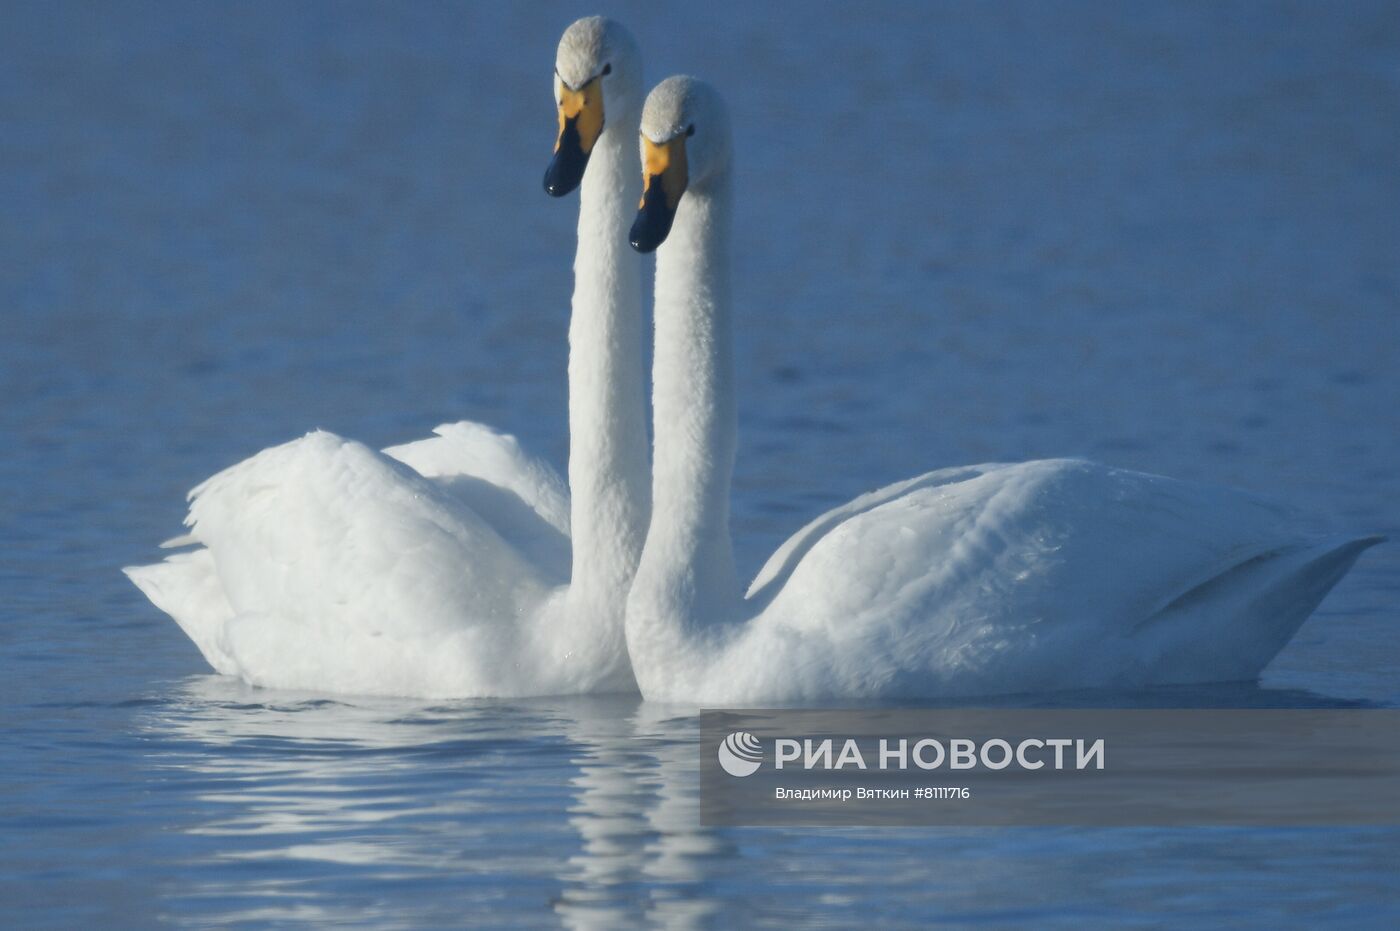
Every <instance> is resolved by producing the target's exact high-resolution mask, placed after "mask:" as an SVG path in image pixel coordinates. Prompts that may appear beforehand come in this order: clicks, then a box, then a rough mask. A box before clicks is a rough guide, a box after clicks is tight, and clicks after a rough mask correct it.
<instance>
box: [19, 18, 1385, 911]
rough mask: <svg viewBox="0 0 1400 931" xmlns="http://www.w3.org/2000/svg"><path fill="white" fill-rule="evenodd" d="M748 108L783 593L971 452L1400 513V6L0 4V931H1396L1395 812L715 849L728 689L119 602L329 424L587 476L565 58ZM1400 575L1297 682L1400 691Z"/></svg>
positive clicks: (755, 367)
mask: <svg viewBox="0 0 1400 931" xmlns="http://www.w3.org/2000/svg"><path fill="white" fill-rule="evenodd" d="M599 6H600V7H603V8H605V9H606V10H608V11H609V12H613V13H615V14H616V15H617V16H618V17H619V18H621V19H623V20H624V21H625V22H627V23H628V24H630V25H631V27H632V28H633V31H634V32H635V33H636V34H637V36H638V38H639V40H640V42H641V44H642V47H643V49H644V51H645V54H646V56H647V60H648V62H649V66H648V75H649V78H650V79H652V80H656V79H659V78H660V77H662V76H664V75H665V74H668V73H671V72H674V71H691V72H693V73H697V74H700V75H703V76H705V77H708V78H709V79H711V80H712V81H714V82H715V83H716V84H718V85H719V86H720V87H721V88H722V89H723V90H724V91H725V93H726V94H727V95H728V96H729V98H730V101H731V105H732V111H733V117H734V121H735V125H736V145H737V147H738V153H739V155H738V170H739V173H740V178H739V185H740V191H739V200H738V204H739V229H738V245H739V249H740V255H739V257H738V260H737V269H736V272H737V275H738V280H737V282H736V289H735V290H736V295H737V297H738V299H739V302H740V306H739V314H738V318H737V327H738V333H737V339H738V347H737V352H738V357H737V366H738V372H739V389H740V392H741V394H740V401H739V412H740V421H741V431H742V436H741V448H740V461H739V465H738V472H737V475H736V502H735V534H736V537H737V545H738V554H739V558H740V560H741V563H742V565H743V566H744V567H745V568H747V570H748V571H749V572H750V573H751V572H752V571H754V570H755V569H756V568H757V566H758V565H759V564H760V562H761V561H762V559H763V557H764V556H766V554H767V553H769V552H771V550H772V549H773V548H774V547H775V546H776V545H777V544H778V543H780V542H781V541H782V540H783V539H784V538H785V537H786V536H787V534H789V533H790V532H792V531H793V530H794V529H796V528H797V527H799V526H800V525H801V524H802V523H804V522H805V521H806V520H807V519H808V518H809V517H811V516H813V515H814V514H816V513H818V512H820V511H821V510H823V509H825V508H827V507H829V506H831V505H833V504H836V503H839V502H841V501H844V500H847V499H849V498H850V497H852V496H853V495H855V494H858V493H860V492H862V491H866V490H869V489H870V488H873V487H875V486H878V485H881V484H884V483H886V482H889V481H891V480H895V479H898V478H903V477H906V476H908V475H911V474H914V473H917V472H921V471H924V470H927V469H930V468H935V467H940V466H947V465H955V464H959V463H971V462H980V461H987V460H992V459H1022V458H1032V457H1041V456H1051V455H1082V456H1088V457H1091V458H1095V459H1099V460H1103V461H1106V462H1110V463H1112V464H1115V465H1121V466H1126V467H1131V468H1140V469H1146V470H1150V471H1157V472H1163V473H1166V474H1171V475H1176V476H1180V477H1185V478H1194V479H1205V480H1212V481H1218V482H1221V483H1225V484H1232V485H1237V486H1241V487H1245V488H1250V489H1254V490H1257V491H1260V492H1264V493H1266V494H1269V495H1271V496H1274V497H1277V498H1281V499H1285V500H1289V501H1293V502H1295V503H1297V504H1299V505H1301V506H1304V507H1307V508H1309V509H1311V510H1313V511H1316V512H1318V513H1321V514H1324V515H1330V516H1331V517H1332V518H1333V519H1335V520H1336V521H1337V522H1338V523H1339V524H1342V525H1345V526H1349V527H1352V528H1355V529H1359V530H1366V531H1377V532H1383V533H1387V534H1389V535H1391V537H1392V538H1400V467H1397V462H1400V404H1397V401H1396V399H1397V398H1400V314H1398V313H1397V310H1400V306H1397V305H1400V261H1397V260H1400V224H1397V221H1396V217H1397V216H1400V162H1398V161H1397V158H1396V153H1397V152H1400V9H1398V8H1397V7H1396V6H1395V5H1394V4H1393V3H1386V2H1377V3H1341V4H1327V5H1322V4H1297V5H1295V4H1283V3H1244V4H1231V3H1224V4H1222V3H1208V4H1201V5H1195V4H1181V3H1175V4H1170V5H1161V4H1132V3H1127V4H1106V3H1105V4H1090V5H1081V4H1054V5H1044V4H1031V5H1021V4H1011V5H999V6H990V5H981V4H977V5H969V4H945V5H933V6H930V5H927V4H922V3H920V4H909V5H908V6H888V7H884V6H877V7H871V6H869V5H865V6H861V7H860V8H859V12H857V8H856V7H853V6H849V5H831V6H813V5H811V4H803V5H801V6H800V7H799V6H796V5H786V6H782V5H766V4H764V5H749V4H742V3H730V2H718V3H705V4H696V5H693V6H692V7H690V8H675V9H663V8H661V7H660V6H659V5H656V4H612V3H605V4H599V5H596V6H594V5H590V6H587V7H583V6H577V5H574V4H534V3H532V4H520V5H510V6H507V5H504V4H499V5H498V4H490V5H481V6H476V5H466V4H437V3H433V4H429V3H421V4H399V5H393V6H390V5H379V6H371V7H365V6H360V5H356V4H342V3H336V4H297V5H291V4H284V3H268V4H238V5H220V4H213V3H194V4H189V3H180V4H146V3H141V4H134V3H95V4H91V5H81V4H71V3H62V4H37V3H36V4H27V3H8V4H5V5H4V6H3V7H0V206H2V207H3V217H4V219H3V222H0V256H3V265H4V271H3V272H0V391H2V392H3V394H0V398H2V399H3V402H4V403H3V404H0V438H3V439H2V440H0V448H3V453H2V454H0V490H2V491H0V681H3V683H4V688H3V691H0V722H3V728H4V737H5V739H4V741H3V743H0V838H2V839H3V842H0V922H3V923H5V924H11V925H15V926H23V927H38V926H49V925H63V926H80V925H81V926H97V925H99V924H101V925H112V924H119V925H144V924H150V923H153V922H156V921H162V920H165V921H174V922H180V923H193V924H206V923H207V924H229V923H250V924H258V923H264V922H273V923H279V924H284V925H296V924H300V923H313V922H333V923H334V924H336V925H341V926H414V927H421V926H433V925H456V924H460V923H463V922H469V921H470V922H476V923H483V924H490V925H507V926H509V925H546V926H548V925H558V924H563V925H567V926H580V927H590V926H618V925H630V924H650V925H655V924H663V923H665V924H675V925H685V924H689V923H694V924H700V925H712V926H718V927H733V926H738V925H771V926H776V927H786V926H790V925H791V924H792V923H793V921H794V920H795V919H797V918H800V917H806V918H808V919H815V918H823V919H825V920H826V921H828V922H830V923H831V924H834V925H846V924H855V923H859V924H868V923H869V922H871V921H880V922H883V923H888V924H910V925H926V924H929V923H935V922H946V923H951V924H957V925H962V924H988V925H994V926H1005V925H1012V924H1018V923H1026V924H1029V925H1034V926H1037V927H1040V926H1046V925H1061V926H1066V927H1082V926H1084V925H1086V924H1090V923H1109V924H1113V925H1117V926H1131V925H1137V924H1141V925H1160V924H1179V923H1183V922H1188V921H1192V920H1195V921H1200V922H1204V923H1209V924H1228V925H1240V924H1258V925H1261V926H1268V927H1277V926H1279V925H1281V924H1296V925H1304V926H1307V925H1315V924H1317V923H1320V922H1323V921H1341V922H1346V923H1348V924H1352V925H1377V926H1379V925H1390V926H1394V925H1395V924H1396V923H1397V922H1400V891H1398V886H1397V881H1396V872H1395V864H1396V863H1397V862H1400V831H1397V830H1393V829H1392V830H1383V829H1378V830H1346V831H1343V830H1306V831H1305V830H1275V831H1259V830H1170V831H1168V830H1112V831H1109V830H1097V831H1076V830H1044V829H1035V830H1033V829H1025V830H991V829H987V830H958V831H948V830H943V831H939V830H923V829H920V830H912V829H911V830H901V831H892V830H870V831H851V830H841V831H836V830H825V831H818V830H805V831H803V830H760V829H742V830H708V829H701V828H700V827H699V825H698V821H697V806H696V800H695V797H694V794H695V791H696V788H697V784H698V772H697V769H696V765H695V753H696V750H695V743H694V738H695V732H696V725H695V719H694V716H693V709H687V708H675V707H665V706H655V705H649V704H646V703H643V702H640V701H639V700H636V699H625V698H624V699H618V698H609V699H568V700H539V701H525V702H522V701H511V702H490V701H481V702H462V703H446V704H444V703H431V704H429V703H423V702H412V701H386V700H365V699H359V698H346V697H339V696H323V695H310V694H289V693H277V692H268V691H261V690H255V689H250V688H247V687H245V686H242V685H241V684H239V683H237V682H233V681H229V680H226V679H222V678H219V677H217V676H213V675H210V674H209V672H208V669H207V667H206V666H205V665H204V663H203V661H202V660H201V659H200V657H199V655H198V653H197V652H196V651H195V649H194V648H193V646H192V645H191V644H189V643H188V642H187V641H186V640H185V638H184V637H183V635H182V634H181V633H180V632H179V630H178V629H177V628H176V627H175V625H174V624H173V623H172V622H170V621H169V620H168V619H167V618H165V617H164V616H163V615H161V614H159V612H157V611H156V610H155V609H154V608H152V607H151V606H150V605H149V604H148V603H147V602H146V601H145V600H144V599H143V598H142V597H141V596H140V595H139V594H138V593H137V592H136V590H135V589H134V588H132V587H131V586H130V585H129V584H128V583H127V582H126V580H125V579H124V578H123V577H122V576H121V575H120V573H119V571H118V570H119V568H120V567H121V566H123V565H127V564H131V563H135V562H140V561H145V560H149V559H151V558H152V557H153V556H154V555H155V552H156V551H155V549H154V547H155V544H156V543H157V542H159V541H160V540H162V539H165V538H167V537H169V536H171V535H173V534H174V533H176V532H177V531H178V528H179V522H180V520H181V518H182V516H183V497H184V494H185V492H186V491H187V490H188V489H189V488H190V487H191V486H193V485H194V484H196V483H197V482H198V481H199V480H201V479H202V478H204V477H205V476H207V475H208V474H210V473H212V472H213V471H215V470H217V469H219V468H221V467H223V466H225V465H227V464H230V463H232V462H234V461H236V460H238V459H240V458H242V457H244V456H246V455H249V454H251V453H252V452H255V451H256V450H258V449H260V448H262V447H264V446H267V445H270V444H273V443H277V442H281V441H283V440H286V439H288V438H291V437H293V436H296V435H299V434H300V433H302V432H304V431H305V430H307V429H309V428H312V427H324V428H327V429H330V430H334V431H336V432H339V433H342V434H345V435H347V436H352V437H356V438H358V439H362V440H365V441H367V442H370V443H373V444H375V445H379V446H383V445H388V444H390V443H395V442H401V441H404V440H407V439H411V438H414V437H417V436H421V435H424V434H426V433H427V432H428V431H429V430H430V429H431V428H432V427H433V426H434V425H435V424H437V423H439V422H443V421H449V420H455V419H460V418H471V419H476V420H481V421H485V422H488V423H491V424H494V425H497V426H499V427H501V428H503V429H506V430H510V431H513V432H515V433H517V434H518V435H519V436H520V437H521V438H522V440H523V441H524V442H525V443H526V444H527V445H528V446H529V447H530V448H532V449H534V450H538V451H541V452H543V453H544V454H546V455H547V456H549V457H550V458H552V459H553V460H554V461H555V462H556V463H562V460H563V457H564V453H565V450H566V434H565V416H564V412H565V394H564V390H565V383H564V362H565V353H566V345H565V338H564V337H565V325H566V314H567V308H568V296H569V291H570V287H571V282H570V276H569V271H568V270H569V264H570V261H571V259H572V250H573V242H572V239H573V224H574V221H575V211H576V209H577V208H576V201H573V200H570V201H568V202H566V203H560V202H554V201H551V200H550V199H549V198H547V197H545V195H544V194H543V193H542V192H541V190H540V177H541V175H542V173H543V170H544V166H545V164H546V161H547V159H548V156H549V152H550V146H551V143H552V132H553V121H554V115H553V110H552V105H551V100H550V80H551V79H550V68H551V65H552V63H553V54H554V52H553V49H554V44H555V42H556V41H557V39H558V35H559V33H560V31H561V30H562V29H563V27H564V26H565V25H567V24H568V22H570V21H571V20H572V19H573V18H574V17H575V16H577V15H580V14H583V13H589V12H595V10H596V8H597V7H599ZM1397 605H1400V546H1397V545H1396V544H1391V545H1389V546H1383V547H1379V548H1377V549H1375V550H1372V551H1370V552H1368V553H1367V554H1366V555H1365V556H1363V558H1362V560H1361V562H1360V563H1359V564H1358V566H1357V567H1356V569H1355V570H1354V571H1353V573H1352V574H1351V575H1350V576H1349V577H1348V578H1347V579H1346V580H1345V581H1344V582H1343V583H1342V585H1341V586H1340V587H1339V588H1338V589H1337V590H1336V591H1335V592H1334V593H1333V594H1332V595H1331V596H1330V597H1329V598H1328V600H1327V601H1326V602H1325V603H1324V604H1323V606H1322V608H1321V610H1320V611H1319V612H1318V613H1317V614H1316V615H1315V616H1314V617H1313V618H1312V619H1311V620H1310V621H1309V622H1308V623H1307V624H1306V625H1305V626H1304V628H1303V629H1302V631H1301V632H1300V633H1299V635H1298V637H1297V639H1296V640H1295V641H1294V642H1293V643H1292V644H1291V645H1290V646H1289V647H1288V648H1287V649H1286V650H1285V651H1284V652H1283V654H1282V655H1281V656H1280V657H1279V658H1278V659H1277V660H1276V661H1275V663H1274V664H1273V665H1272V666H1270V667H1269V669H1268V670H1267V671H1266V673H1265V675H1264V677H1263V680H1262V681H1261V683H1259V684H1258V685H1237V686H1224V687H1218V688H1201V689H1181V690H1166V691H1163V692H1158V693H1153V694H1147V695H1142V694H1133V695H1101V694H1100V695H1077V696H1028V697H1025V698H1023V699H1017V701H1025V702H1029V703H1033V704H1045V703H1062V704H1063V703H1068V704H1074V703H1087V704H1107V705H1138V704H1155V705H1168V706H1171V705H1188V706H1193V705H1221V706H1261V705H1262V706H1279V705H1282V706H1295V705H1303V706H1327V705H1336V704H1343V705H1346V704H1363V705H1383V706H1397V705H1400V676H1398V675H1397V673H1400V609H1397Z"/></svg>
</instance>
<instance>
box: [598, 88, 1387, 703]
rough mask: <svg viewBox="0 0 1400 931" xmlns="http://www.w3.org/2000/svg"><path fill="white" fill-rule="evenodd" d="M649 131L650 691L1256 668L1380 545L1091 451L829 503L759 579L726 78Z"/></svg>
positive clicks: (644, 676)
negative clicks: (749, 545) (745, 452)
mask: <svg viewBox="0 0 1400 931" xmlns="http://www.w3.org/2000/svg"><path fill="white" fill-rule="evenodd" d="M642 136H643V142H642V146H643V158H644V161H645V162H646V164H647V165H648V166H649V167H648V169H647V170H648V180H647V195H646V199H644V202H643V208H642V211H641V212H640V213H639V215H638V218H637V222H636V224H635V225H634V227H633V231H632V240H633V243H634V245H636V246H638V247H639V248H641V249H644V250H645V249H648V248H651V247H655V246H656V245H660V250H659V252H658V254H657V269H656V351H655V358H656V367H655V373H654V379H653V380H654V404H655V419H656V423H655V434H656V440H655V455H654V463H653V494H652V500H653V513H652V522H651V527H650V529H649V532H648V535H647V540H646V545H645V548H644V550H643V554H642V560H641V565H640V568H639V569H638V572H637V577H636V580H635V582H634V584H633V587H632V590H631V593H630V595H629V598H628V604H627V620H626V636H627V645H628V650H629V653H630V655H631V659H632V668H633V673H634V675H635V676H636V678H637V682H638V684H639V686H640V688H641V691H642V694H643V695H644V696H645V697H646V698H648V699H651V700H665V701H687V702H697V703H700V704H712V705H717V704H731V705H733V704H748V705H757V704H760V703H787V702H812V701H820V700H831V699H869V698H914V697H939V696H959V695H985V694H996V693H1011V692H1025V691H1040V690H1052V689H1067V688H1085V687H1099V686H1119V687H1136V686H1146V685H1153V684H1165V683H1190V682H1206V681H1223V680H1237V679H1248V678H1253V677H1255V676H1257V675H1258V673H1259V671H1260V670H1261V669H1262V668H1263V666H1264V665H1265V664H1266V663H1267V662H1268V661H1269V660H1270V659H1272V658H1273V656H1274V655H1275V654H1276V653H1277V652H1278V651H1279V650H1280V649H1281V648H1282V647H1283V645H1284V644H1285V643H1287V641H1288V640H1289V638H1290V637H1291V636H1292V635H1293V633H1294V632H1295V631H1296V630H1297V628H1298V626H1299V625H1300V624H1301V623H1302V622H1303V620H1304V619H1305V618H1306V617H1307V616H1308V615H1309V614H1310V613H1311V612H1312V610H1313V609H1314V608H1315V607H1316V605H1317V604H1318V603H1319V602H1320V601H1321V599H1322V597H1323V596H1324V595H1325V594H1326V593H1327V591H1328V590H1329V589H1331V587H1332V586H1333V585H1334V584H1336V582H1337V581H1338V580H1339V579H1340V578H1341V577H1342V576H1343V575H1344V574H1345V573H1346V571H1347V570H1348V569H1349V568H1350V567H1351V565H1352V564H1353V562H1354V561H1355V559H1356V557H1357V556H1358V554H1359V553H1360V552H1361V551H1362V550H1364V549H1365V548H1366V547H1367V546H1370V545H1371V544H1372V543H1375V542H1376V539H1375V538H1368V537H1347V536H1335V535H1327V534H1325V533H1321V532H1318V531H1316V530H1314V529H1311V528H1310V527H1308V525H1307V524H1306V522H1304V521H1302V520H1301V519H1300V518H1299V517H1298V516H1297V515H1296V514H1294V513H1293V512H1292V511H1289V510H1287V509H1285V508H1281V507H1279V506H1276V505H1273V504H1270V503H1269V502H1267V501H1264V500H1261V499H1258V498H1255V497H1253V496H1251V495H1247V494H1243V493H1240V492H1236V491H1231V490H1227V489H1221V488H1214V487H1208V486H1203V485H1196V484H1190V483H1186V482H1179V481H1174V480H1171V479H1167V478H1161V477H1158V476H1153V475H1145V474H1141V473H1136V472H1128V471H1124V470H1120V469H1113V468H1109V467H1106V466H1102V465H1097V464H1094V463H1090V462H1083V461H1077V460H1048V461H1039V462H1025V463H1018V464H993V465H979V466H970V467H964V468H955V469H945V470H941V471H936V472H930V473H928V474H926V475H923V476H920V477H918V478H914V479H911V480H909V481H906V482H902V483H899V484H896V485H891V486H889V487H887V488H884V489H881V490H880V491H876V492H873V493H871V494H868V495H865V496H863V497H861V498H857V499H856V500H855V501H852V502H851V503H849V504H847V505H844V506H842V507H840V508H836V509H835V510H833V511H830V512H828V513H827V514H825V515H822V516H821V517H819V518H817V519H816V520H814V521H813V522H811V523H810V524H808V525H807V527H805V528H803V529H802V530H801V531H799V532H798V533H797V534H796V535H795V536H793V537H792V538H791V539H790V540H788V541H787V543H785V544H784V545H783V546H782V547H781V548H779V550H778V551H777V552H776V553H775V554H774V555H773V557H772V558H771V559H769V561H768V563H767V565H765V566H764V567H763V569H762V570H761V571H760V572H759V574H758V576H757V578H756V579H755V580H754V582H753V584H752V585H751V586H750V588H749V590H748V592H747V593H746V594H745V595H743V596H741V595H740V593H739V590H738V588H737V585H736V584H735V581H734V568H733V558H732V554H731V549H730V541H729V529H728V522H729V521H728V513H729V512H728V500H729V484H730V475H731V472H732V468H733V459H734V450H735V436H736V429H735V409H734V395H733V388H732V382H733V375H732V362H731V358H730V348H729V344H730V329H731V324H730V318H729V294H728V287H729V286H728V265H727V263H728V244H727V235H728V211H729V160H730V154H729V135H728V126H727V118H726V116H725V114H724V109H723V105H722V103H721V101H720V100H719V97H718V95H717V94H716V93H715V92H714V91H713V90H712V89H711V88H709V87H708V86H707V85H705V84H702V83H700V82H698V81H695V80H693V79H690V78H671V79H668V80H667V81H666V82H663V83H662V84H661V85H659V86H658V87H657V88H656V89H655V90H654V91H653V92H652V94H651V96H650V97H649V98H648V100H647V105H646V109H645V110H644V113H643V118H642ZM677 165H679V166H681V168H680V173H676V172H677V169H676V167H675V166H677ZM677 191H680V192H681V193H680V194H677V193H676V192H677ZM663 197H664V200H663ZM663 243H664V244H663Z"/></svg>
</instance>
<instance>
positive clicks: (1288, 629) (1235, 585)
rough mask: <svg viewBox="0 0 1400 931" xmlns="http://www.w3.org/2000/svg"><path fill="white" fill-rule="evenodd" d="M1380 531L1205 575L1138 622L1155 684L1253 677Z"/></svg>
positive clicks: (1285, 550) (1143, 656) (1259, 557)
mask: <svg viewBox="0 0 1400 931" xmlns="http://www.w3.org/2000/svg"><path fill="white" fill-rule="evenodd" d="M1384 540H1385V538H1384V537H1381V536H1365V537H1329V538H1326V539H1323V540H1320V541H1313V542H1311V543H1306V544H1301V545H1297V546H1292V547H1285V548H1281V549H1276V550H1272V551H1270V552H1266V553H1263V554H1260V555H1257V556H1254V557H1253V558H1251V559H1248V560H1246V561H1244V562H1241V563H1239V564H1237V565H1234V566H1232V567H1230V568H1229V569H1226V570H1225V571H1223V572H1221V573H1219V574H1217V575H1215V576H1213V577H1211V578H1210V579H1208V580H1207V581H1205V582H1203V583H1202V584H1200V585H1198V586H1196V587H1195V588H1192V589H1191V590H1190V591H1187V592H1185V593H1184V594H1182V595H1180V596H1179V597H1177V598H1176V599H1174V600H1173V601H1172V602H1171V603H1170V604H1168V605H1166V606H1165V607H1163V608H1162V609H1161V610H1159V611H1157V612H1156V613H1154V614H1153V615H1152V616H1150V617H1148V618H1147V619H1146V620H1144V621H1143V622H1142V623H1140V624H1139V625H1138V627H1137V630H1136V632H1135V634H1136V639H1137V640H1138V644H1139V648H1140V659H1141V660H1142V661H1143V662H1144V663H1145V664H1146V665H1147V667H1148V668H1151V669H1153V670H1154V674H1153V676H1152V680H1153V682H1154V683H1157V684H1184V683H1198V682H1229V681H1243V680H1250V679H1254V678H1257V677H1258V675H1259V673H1260V672H1261V671H1262V670H1263V669H1264V667H1265V666H1267V665H1268V664H1269V662H1270V661H1271V660H1272V659H1273V658H1274V657H1275V656H1277V655H1278V653H1279V651H1280V650H1282V649H1283V647H1284V645H1285V644H1287V643H1288V641H1289V640H1290V639H1292V637H1293V635H1294V634H1296V633H1297V632H1298V628H1299V627H1301V626H1302V624H1303V622H1304V621H1305V620H1307V618H1308V617H1309V615H1311V614H1312V613H1313V611H1314V610H1315V609H1316V608H1317V606H1318V605H1319V604H1320V603H1321V602H1322V599H1323V598H1324V597H1326V595H1327V593H1328V592H1330V591H1331V590H1332V588H1333V587H1334V586H1336V584H1337V583H1338V582H1339V581H1341V579H1342V577H1343V576H1345V575H1346V574H1347V572H1348V571H1350V569H1351V567H1352V565H1353V564H1355V562H1356V560H1357V557H1359V556H1360V555H1361V554H1362V553H1363V552H1364V551H1365V550H1367V549H1369V548H1370V547H1372V546H1375V545H1376V544H1377V543H1381V542H1383V541H1384Z"/></svg>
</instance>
